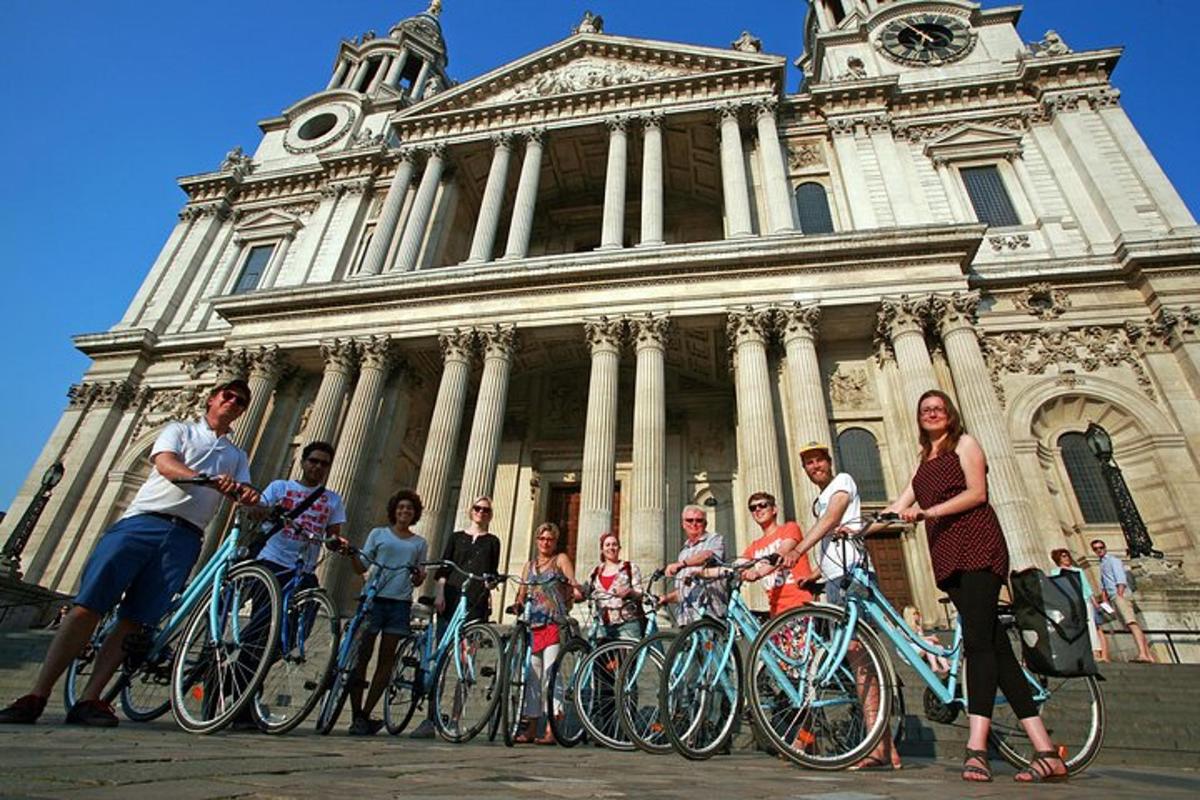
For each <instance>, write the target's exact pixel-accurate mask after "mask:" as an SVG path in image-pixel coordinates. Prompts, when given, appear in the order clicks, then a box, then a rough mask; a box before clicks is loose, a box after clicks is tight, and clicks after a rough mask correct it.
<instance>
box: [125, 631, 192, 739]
mask: <svg viewBox="0 0 1200 800" xmlns="http://www.w3.org/2000/svg"><path fill="white" fill-rule="evenodd" d="M171 614H172V612H170V611H168V612H167V616H165V617H164V618H163V619H162V620H161V621H160V622H159V625H158V628H157V630H162V629H163V627H164V626H165V625H166V624H167V623H168V622H169V621H170V616H171ZM155 630H156V629H154V628H150V629H149V630H148V631H146V635H147V636H148V637H151V638H150V641H149V642H148V646H149V652H148V653H146V655H145V656H144V657H141V658H138V659H132V658H127V659H126V668H125V671H124V673H123V674H122V675H121V678H120V681H119V684H120V693H121V710H122V711H123V712H124V713H125V716H126V717H128V718H129V719H131V720H133V721H134V722H149V721H151V720H155V719H158V718H159V717H161V716H162V715H163V714H165V713H167V711H168V709H170V708H171V666H172V664H173V663H174V661H175V651H176V650H177V649H178V648H179V640H180V638H181V637H182V636H183V626H182V625H180V626H178V627H177V628H176V629H175V630H174V631H172V632H171V634H170V636H169V637H168V638H167V640H166V641H165V642H163V644H162V645H160V646H157V647H156V646H155V645H154V638H153V637H154V636H155ZM131 661H132V662H134V663H130V662H131Z"/></svg>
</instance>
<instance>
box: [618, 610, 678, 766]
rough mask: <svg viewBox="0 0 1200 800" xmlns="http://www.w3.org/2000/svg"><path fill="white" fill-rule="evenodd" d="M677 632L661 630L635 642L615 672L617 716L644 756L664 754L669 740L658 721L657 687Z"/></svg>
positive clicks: (668, 751) (669, 748)
mask: <svg viewBox="0 0 1200 800" xmlns="http://www.w3.org/2000/svg"><path fill="white" fill-rule="evenodd" d="M676 636H678V633H676V632H675V631H661V632H659V633H656V634H654V635H653V636H647V637H646V638H645V639H642V640H641V641H640V642H638V644H637V646H636V647H635V648H634V649H633V651H632V652H631V653H630V654H629V658H627V659H626V660H625V663H624V664H622V665H621V671H620V672H618V673H617V714H618V715H619V717H618V719H619V721H620V723H621V730H622V731H623V732H624V734H625V738H627V739H629V741H631V742H633V745H634V747H636V748H637V749H639V750H641V751H642V752H643V753H650V754H651V755H665V754H666V753H670V752H671V751H672V749H673V748H672V747H671V741H670V740H669V739H668V738H667V733H666V730H665V729H664V728H663V725H662V722H661V721H660V720H659V705H658V687H659V686H660V685H661V683H662V674H663V663H664V662H665V661H666V658H667V650H668V648H670V646H671V642H672V641H674V640H675V637H676Z"/></svg>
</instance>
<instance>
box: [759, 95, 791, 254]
mask: <svg viewBox="0 0 1200 800" xmlns="http://www.w3.org/2000/svg"><path fill="white" fill-rule="evenodd" d="M776 105H777V102H776V100H775V98H773V97H768V98H764V99H762V100H759V101H758V102H757V103H755V104H754V124H755V126H756V127H757V128H758V151H759V153H760V154H761V155H762V166H763V182H764V183H765V184H766V187H765V188H766V192H767V216H768V218H769V219H770V227H771V233H790V232H791V231H794V230H795V229H796V226H795V223H794V222H793V216H792V193H791V190H790V189H789V188H788V178H787V166H786V165H785V164H784V163H783V148H782V147H780V145H779V130H778V128H777V127H776V125H775V108H776Z"/></svg>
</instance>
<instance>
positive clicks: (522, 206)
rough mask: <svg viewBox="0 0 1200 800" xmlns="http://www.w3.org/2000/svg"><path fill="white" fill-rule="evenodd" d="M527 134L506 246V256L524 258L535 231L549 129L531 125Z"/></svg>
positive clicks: (525, 134)
mask: <svg viewBox="0 0 1200 800" xmlns="http://www.w3.org/2000/svg"><path fill="white" fill-rule="evenodd" d="M524 136H525V157H524V159H523V160H522V161H521V177H520V179H519V180H518V181H517V196H516V197H515V198H514V200H513V214H512V222H511V223H509V226H508V242H507V243H506V244H505V247H504V257H505V258H524V257H525V256H526V255H528V254H529V235H530V233H532V231H533V212H534V208H535V207H536V206H537V193H538V181H540V180H541V177H542V147H543V145H544V144H545V131H544V130H543V129H541V128H531V129H529V130H528V131H526V132H525V133H524Z"/></svg>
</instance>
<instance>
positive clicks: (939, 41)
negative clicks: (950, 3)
mask: <svg viewBox="0 0 1200 800" xmlns="http://www.w3.org/2000/svg"><path fill="white" fill-rule="evenodd" d="M875 41H876V45H877V46H878V47H879V48H880V49H881V50H882V51H883V52H884V54H885V55H887V56H888V57H890V58H892V59H893V60H895V61H899V62H900V63H902V64H911V65H914V66H936V65H938V64H945V63H947V62H950V61H956V60H958V59H960V58H962V57H963V56H965V55H966V54H967V53H968V52H970V50H971V47H972V46H973V45H974V44H975V34H974V32H972V31H971V28H970V27H969V26H968V25H967V23H966V22H965V21H964V20H962V19H960V18H959V17H955V16H952V15H950V14H912V15H909V16H906V17H898V18H896V19H894V20H892V21H891V22H889V23H887V24H886V25H884V26H883V30H882V31H880V34H879V38H878V39H876V40H875Z"/></svg>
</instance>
